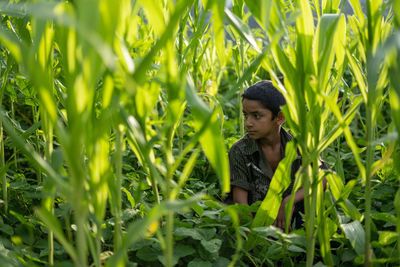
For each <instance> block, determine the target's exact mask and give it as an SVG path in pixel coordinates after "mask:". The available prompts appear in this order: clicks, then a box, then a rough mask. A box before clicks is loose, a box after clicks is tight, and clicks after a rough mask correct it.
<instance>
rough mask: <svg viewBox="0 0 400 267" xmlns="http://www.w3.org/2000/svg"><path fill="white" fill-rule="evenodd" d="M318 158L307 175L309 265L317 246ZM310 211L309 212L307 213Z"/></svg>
mask: <svg viewBox="0 0 400 267" xmlns="http://www.w3.org/2000/svg"><path fill="white" fill-rule="evenodd" d="M318 168H319V166H318V158H316V159H314V160H313V166H312V171H311V175H308V176H307V177H305V180H306V186H305V189H307V191H305V194H304V196H305V197H306V196H307V198H308V199H307V202H306V205H305V208H306V207H307V206H309V207H308V208H307V209H306V210H308V212H307V211H306V236H307V267H311V266H313V261H314V248H315V239H316V235H315V229H314V228H315V211H316V207H317V184H316V183H315V181H316V179H317V177H318ZM308 174H310V171H308ZM310 178H311V183H310ZM310 189H311V198H310V197H309V193H310V191H309V190H310ZM307 213H308V214H307Z"/></svg>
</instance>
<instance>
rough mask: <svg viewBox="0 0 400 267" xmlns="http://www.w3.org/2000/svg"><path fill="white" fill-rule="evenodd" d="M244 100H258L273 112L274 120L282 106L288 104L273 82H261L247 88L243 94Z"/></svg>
mask: <svg viewBox="0 0 400 267" xmlns="http://www.w3.org/2000/svg"><path fill="white" fill-rule="evenodd" d="M242 99H249V100H258V101H260V103H261V104H262V105H263V106H264V107H265V108H267V109H269V110H271V112H272V118H273V119H274V118H275V117H276V116H277V115H278V112H279V111H280V110H281V106H284V105H285V104H286V100H285V98H284V97H283V95H282V94H281V92H279V91H278V89H276V88H275V86H274V85H273V84H272V82H271V81H267V80H264V81H259V82H256V83H255V84H253V85H252V86H250V87H249V88H247V90H246V91H245V92H244V94H242Z"/></svg>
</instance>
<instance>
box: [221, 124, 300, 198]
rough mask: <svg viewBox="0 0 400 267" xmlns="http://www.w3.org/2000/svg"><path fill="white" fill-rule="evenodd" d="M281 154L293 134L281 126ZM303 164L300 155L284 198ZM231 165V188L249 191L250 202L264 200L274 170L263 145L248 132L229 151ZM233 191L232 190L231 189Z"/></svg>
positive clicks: (289, 191) (293, 165) (296, 160)
mask: <svg viewBox="0 0 400 267" xmlns="http://www.w3.org/2000/svg"><path fill="white" fill-rule="evenodd" d="M280 135H281V155H282V157H283V156H284V155H285V147H286V144H287V143H288V142H289V141H290V140H291V139H292V136H291V135H290V134H289V133H288V132H287V131H285V130H284V129H283V128H281V132H280ZM300 166H301V157H300V156H298V157H297V158H296V159H295V160H294V161H293V163H292V166H291V184H290V186H289V187H288V188H287V189H286V191H285V192H284V193H283V196H282V197H283V198H285V197H286V196H288V195H290V193H291V191H292V188H293V184H294V180H295V174H296V172H297V170H298V169H299V168H300ZM229 167H230V173H231V176H230V177H231V188H233V187H235V186H237V187H240V188H243V189H244V190H246V191H247V192H248V203H249V205H251V204H252V203H254V202H256V201H263V200H264V198H265V196H266V195H267V191H268V188H269V184H270V182H271V180H272V177H273V175H274V172H273V170H272V168H271V166H270V165H269V163H268V160H267V158H266V157H265V154H264V153H263V151H262V148H261V145H260V144H258V142H257V141H255V140H253V139H251V138H250V137H249V136H248V135H247V134H246V135H245V136H244V137H242V138H241V139H240V140H238V141H237V142H236V143H235V144H233V146H232V147H231V149H230V151H229ZM231 192H232V190H231Z"/></svg>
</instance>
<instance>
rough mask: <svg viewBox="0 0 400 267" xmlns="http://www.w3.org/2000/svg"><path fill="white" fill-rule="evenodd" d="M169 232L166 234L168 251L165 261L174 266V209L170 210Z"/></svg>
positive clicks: (170, 266)
mask: <svg viewBox="0 0 400 267" xmlns="http://www.w3.org/2000/svg"><path fill="white" fill-rule="evenodd" d="M166 230H167V234H166V240H167V242H166V250H165V251H166V253H165V260H166V261H165V262H166V266H168V267H172V266H173V262H172V261H173V253H174V250H173V249H174V236H173V232H174V213H173V212H172V211H170V212H168V215H167V229H166Z"/></svg>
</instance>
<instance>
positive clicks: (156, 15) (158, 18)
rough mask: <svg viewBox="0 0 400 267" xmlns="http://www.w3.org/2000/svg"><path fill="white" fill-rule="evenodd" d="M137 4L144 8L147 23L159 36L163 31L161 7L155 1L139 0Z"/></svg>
mask: <svg viewBox="0 0 400 267" xmlns="http://www.w3.org/2000/svg"><path fill="white" fill-rule="evenodd" d="M139 2H140V4H141V5H142V7H143V8H144V11H145V13H146V16H147V18H148V22H149V23H150V25H151V26H152V27H153V28H154V30H155V31H156V33H157V34H158V35H161V33H162V32H163V31H164V29H165V21H164V12H163V8H162V5H161V4H160V3H159V2H158V1H156V0H140V1H139Z"/></svg>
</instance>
